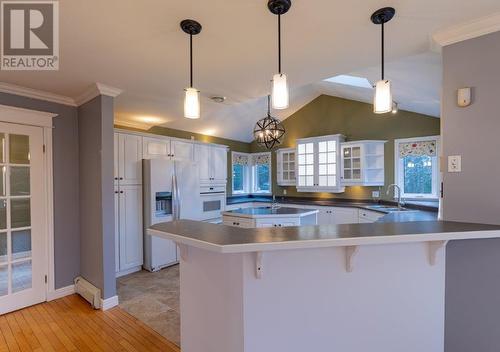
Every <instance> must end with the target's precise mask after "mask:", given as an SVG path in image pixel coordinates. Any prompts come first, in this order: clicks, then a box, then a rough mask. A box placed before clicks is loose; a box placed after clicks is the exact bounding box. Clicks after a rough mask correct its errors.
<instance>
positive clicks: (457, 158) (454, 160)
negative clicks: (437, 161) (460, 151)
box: [448, 155, 462, 172]
mask: <svg viewBox="0 0 500 352" xmlns="http://www.w3.org/2000/svg"><path fill="white" fill-rule="evenodd" d="M448 172H462V156H461V155H450V156H448Z"/></svg>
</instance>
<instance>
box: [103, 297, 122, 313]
mask: <svg viewBox="0 0 500 352" xmlns="http://www.w3.org/2000/svg"><path fill="white" fill-rule="evenodd" d="M117 305H118V296H113V297H109V298H106V299H102V298H101V310H108V309H111V308H113V307H116V306H117Z"/></svg>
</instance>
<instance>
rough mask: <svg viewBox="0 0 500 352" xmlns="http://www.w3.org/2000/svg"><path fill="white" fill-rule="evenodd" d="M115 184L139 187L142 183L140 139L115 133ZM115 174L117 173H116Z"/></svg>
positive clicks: (139, 137)
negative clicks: (116, 149)
mask: <svg viewBox="0 0 500 352" xmlns="http://www.w3.org/2000/svg"><path fill="white" fill-rule="evenodd" d="M116 145H117V147H118V153H117V152H116V151H115V154H114V155H115V160H114V162H115V168H114V169H115V183H117V182H119V183H120V184H121V185H140V184H141V183H142V137H141V136H136V135H132V134H125V133H115V146H116ZM116 172H117V173H116Z"/></svg>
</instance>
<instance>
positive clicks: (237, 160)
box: [233, 153, 249, 165]
mask: <svg viewBox="0 0 500 352" xmlns="http://www.w3.org/2000/svg"><path fill="white" fill-rule="evenodd" d="M233 164H236V165H248V164H249V157H248V154H236V153H235V154H233Z"/></svg>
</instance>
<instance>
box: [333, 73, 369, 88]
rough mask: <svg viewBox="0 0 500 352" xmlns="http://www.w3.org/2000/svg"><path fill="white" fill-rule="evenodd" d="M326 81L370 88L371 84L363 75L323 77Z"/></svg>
mask: <svg viewBox="0 0 500 352" xmlns="http://www.w3.org/2000/svg"><path fill="white" fill-rule="evenodd" d="M325 81H326V82H331V83H338V84H343V85H346V86H352V87H359V88H369V89H372V88H373V85H372V84H371V83H370V81H369V80H368V79H366V78H365V77H356V76H350V75H338V76H335V77H331V78H327V79H325Z"/></svg>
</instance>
